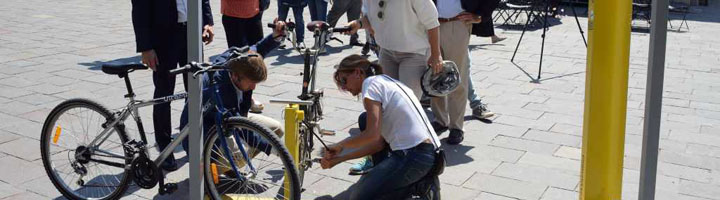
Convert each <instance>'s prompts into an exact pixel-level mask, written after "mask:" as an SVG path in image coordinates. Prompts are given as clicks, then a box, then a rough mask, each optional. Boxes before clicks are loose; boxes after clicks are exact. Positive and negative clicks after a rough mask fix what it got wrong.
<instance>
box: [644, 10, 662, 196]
mask: <svg viewBox="0 0 720 200" xmlns="http://www.w3.org/2000/svg"><path fill="white" fill-rule="evenodd" d="M651 14H652V26H651V30H650V51H649V53H650V55H649V59H648V75H647V86H646V90H645V122H644V125H643V126H644V127H643V128H644V130H643V146H642V160H641V166H640V190H639V192H640V194H639V195H638V199H640V200H652V199H655V180H656V176H657V162H658V149H659V145H658V144H659V142H660V117H661V115H660V113H661V108H662V94H663V78H664V73H665V44H666V40H667V14H668V0H653V1H652V11H651Z"/></svg>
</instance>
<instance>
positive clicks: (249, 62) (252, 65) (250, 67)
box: [227, 54, 267, 82]
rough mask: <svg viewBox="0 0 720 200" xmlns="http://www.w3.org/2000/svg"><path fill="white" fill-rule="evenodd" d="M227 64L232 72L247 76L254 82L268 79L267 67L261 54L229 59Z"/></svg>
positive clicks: (243, 76)
mask: <svg viewBox="0 0 720 200" xmlns="http://www.w3.org/2000/svg"><path fill="white" fill-rule="evenodd" d="M227 65H228V68H230V71H231V72H232V73H234V74H237V75H238V76H240V77H242V78H247V79H250V80H251V81H254V82H262V81H265V79H267V68H266V67H265V62H264V61H263V58H262V56H260V55H257V54H255V55H250V56H248V57H242V58H234V59H232V60H230V61H228V63H227Z"/></svg>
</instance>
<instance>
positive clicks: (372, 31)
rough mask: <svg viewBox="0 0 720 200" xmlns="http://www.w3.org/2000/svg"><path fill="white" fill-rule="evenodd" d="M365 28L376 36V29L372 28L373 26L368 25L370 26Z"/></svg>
mask: <svg viewBox="0 0 720 200" xmlns="http://www.w3.org/2000/svg"><path fill="white" fill-rule="evenodd" d="M365 30H366V31H367V32H368V33H370V35H371V36H373V37H374V36H375V29H374V28H372V26H371V27H368V28H367V29H365Z"/></svg>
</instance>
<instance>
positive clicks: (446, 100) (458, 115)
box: [431, 21, 472, 130]
mask: <svg viewBox="0 0 720 200" xmlns="http://www.w3.org/2000/svg"><path fill="white" fill-rule="evenodd" d="M471 29H472V25H471V24H466V23H464V22H462V21H452V22H445V23H441V24H440V50H441V52H442V57H443V59H444V60H451V61H453V62H455V64H456V65H457V67H458V71H459V72H460V85H459V86H458V87H457V89H455V91H453V92H451V93H450V94H448V95H447V96H445V97H434V98H432V99H431V100H432V104H431V107H432V111H433V115H435V121H436V122H438V123H440V124H443V125H445V126H447V127H448V128H450V129H458V130H463V123H464V117H465V104H467V95H468V80H467V77H468V74H469V67H468V65H467V60H466V57H467V56H468V43H469V42H470V31H471Z"/></svg>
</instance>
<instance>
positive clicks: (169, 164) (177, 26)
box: [132, 0, 214, 171]
mask: <svg viewBox="0 0 720 200" xmlns="http://www.w3.org/2000/svg"><path fill="white" fill-rule="evenodd" d="M187 7H188V6H187V0H162V1H155V0H132V22H133V28H134V30H135V42H136V45H137V52H139V53H141V54H142V62H143V63H144V64H146V65H148V66H149V67H150V69H152V70H153V84H154V85H155V93H154V95H153V97H154V98H158V97H164V96H168V95H171V94H173V91H174V90H175V76H173V75H170V73H169V71H170V70H171V69H174V68H177V66H178V64H179V65H185V64H187V62H188V61H187V19H188V15H187V13H188V12H187ZM202 24H203V28H202V29H203V30H202V31H203V33H202V37H203V38H202V39H203V41H204V42H205V43H206V44H209V43H210V42H212V39H213V36H214V34H213V28H212V26H213V20H212V13H211V11H210V2H209V0H202ZM183 82H184V84H185V89H186V90H187V76H183ZM153 125H154V128H155V140H156V142H157V144H158V147H159V148H160V151H162V150H163V149H165V147H166V146H167V145H168V144H169V143H170V141H171V138H170V131H171V130H172V128H171V123H170V103H164V104H157V105H155V106H153ZM162 168H163V169H165V170H168V171H174V170H176V169H177V164H176V162H175V157H173V155H172V154H170V157H168V158H167V159H166V160H165V162H164V163H163V164H162Z"/></svg>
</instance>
